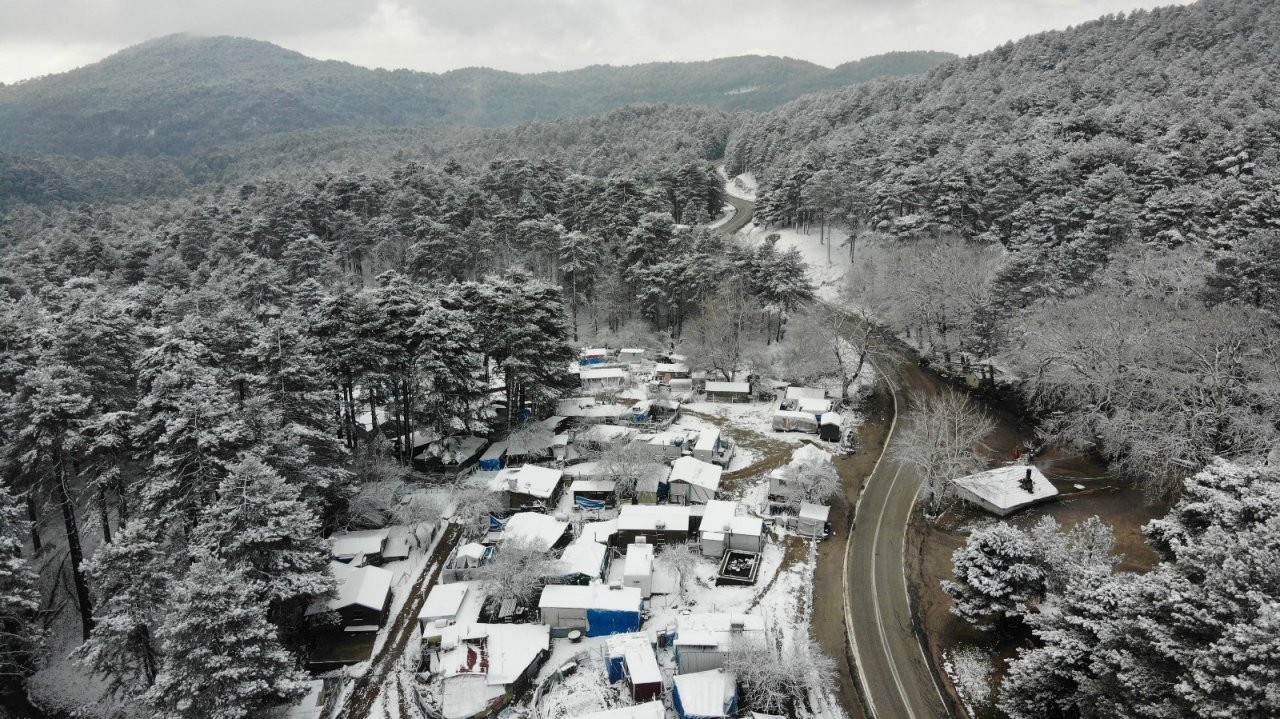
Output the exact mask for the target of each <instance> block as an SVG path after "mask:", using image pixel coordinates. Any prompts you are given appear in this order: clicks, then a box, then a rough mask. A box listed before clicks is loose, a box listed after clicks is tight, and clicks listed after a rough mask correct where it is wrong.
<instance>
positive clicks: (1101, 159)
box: [727, 0, 1280, 488]
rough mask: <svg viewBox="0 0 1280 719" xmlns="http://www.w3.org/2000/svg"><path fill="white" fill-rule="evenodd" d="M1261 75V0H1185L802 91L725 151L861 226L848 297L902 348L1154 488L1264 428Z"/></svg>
mask: <svg viewBox="0 0 1280 719" xmlns="http://www.w3.org/2000/svg"><path fill="white" fill-rule="evenodd" d="M1278 89H1280V5H1277V4H1276V3H1273V2H1269V1H1268V0H1202V2H1199V3H1196V4H1194V5H1190V6H1186V7H1170V8H1163V9H1158V10H1154V11H1151V12H1135V13H1132V14H1130V15H1127V16H1123V17H1121V16H1112V17H1104V18H1102V19H1100V20H1097V21H1094V22H1091V23H1087V24H1085V25H1082V26H1080V27H1077V28H1073V29H1070V30H1066V31H1062V32H1051V33H1045V34H1042V35H1038V36H1034V37H1030V38H1027V39H1025V40H1022V41H1019V42H1017V43H1011V44H1008V45H1005V46H1003V47H1001V48H999V49H996V50H994V51H991V52H988V53H985V54H982V55H979V56H975V57H971V58H966V59H963V60H957V61H955V62H952V63H948V64H946V65H943V66H941V67H939V68H937V69H935V70H934V71H932V72H931V73H930V74H929V75H928V76H927V77H924V78H919V79H903V80H893V81H882V82H876V83H871V84H868V85H863V86H860V87H856V88H850V89H848V90H844V91H840V92H837V93H828V94H821V95H814V96H811V97H806V98H802V99H800V100H797V101H796V102H794V103H792V104H790V105H787V106H785V107H782V108H779V109H778V110H776V111H774V112H772V113H767V114H762V115H758V116H754V117H750V118H747V119H745V120H744V122H743V124H742V126H741V128H739V129H738V130H736V131H735V132H734V134H733V136H732V137H731V139H730V142H729V148H728V160H727V162H728V166H729V167H730V168H731V171H744V170H749V171H754V172H756V173H757V174H758V175H759V176H760V178H761V179H762V180H763V183H762V193H761V200H760V205H759V208H758V210H759V212H760V214H761V215H762V216H763V217H764V218H766V220H767V221H769V222H772V223H776V224H793V223H800V224H805V223H815V224H817V223H829V222H835V223H837V224H839V225H842V226H845V227H847V228H848V229H849V230H850V232H851V233H852V234H853V235H854V236H856V237H862V238H866V240H869V242H864V246H866V247H867V248H868V250H869V251H868V252H867V253H865V257H864V258H863V259H864V261H866V262H870V261H872V260H876V261H877V262H878V264H876V265H875V266H874V267H872V266H870V265H864V272H865V274H866V275H867V278H866V280H865V281H864V282H863V283H862V289H863V290H864V294H863V297H862V298H861V299H860V301H862V302H865V303H867V304H869V305H879V306H881V307H882V310H883V311H882V314H883V316H884V318H885V319H886V320H888V321H892V322H894V323H896V324H898V325H899V327H901V328H910V329H912V330H915V331H916V332H915V334H914V337H915V339H916V341H917V342H920V343H921V345H922V346H923V347H924V349H925V350H926V351H931V352H934V353H936V356H937V359H939V360H940V361H945V362H954V363H956V364H957V365H959V364H961V363H962V362H963V363H968V362H971V361H983V362H987V361H990V362H992V363H993V364H997V365H1003V366H1004V368H1005V369H1007V370H1010V371H1011V372H1012V373H1013V374H1012V377H1011V378H1012V379H1016V380H1017V381H1018V382H1019V383H1020V385H1019V386H1020V388H1021V389H1022V391H1023V398H1024V400H1025V401H1026V402H1027V404H1028V405H1029V406H1030V407H1031V408H1032V410H1033V411H1034V412H1036V413H1037V414H1039V415H1041V416H1042V417H1045V418H1046V419H1047V420H1048V419H1052V420H1053V421H1050V422H1047V424H1046V426H1045V431H1046V432H1047V433H1048V435H1049V436H1050V437H1052V438H1053V439H1056V440H1059V441H1064V440H1065V441H1068V442H1072V443H1075V444H1077V445H1079V446H1081V447H1085V448H1090V449H1093V450H1097V451H1099V452H1102V453H1103V454H1104V455H1105V456H1106V457H1107V458H1109V459H1111V460H1113V461H1115V462H1117V463H1118V464H1117V467H1119V468H1121V469H1124V470H1127V471H1129V472H1131V473H1133V474H1135V475H1137V476H1140V477H1144V478H1149V479H1151V480H1153V481H1154V482H1155V483H1154V484H1153V486H1155V487H1161V488H1173V487H1176V486H1177V483H1178V481H1179V480H1180V479H1181V478H1182V477H1185V476H1187V475H1188V474H1189V473H1192V472H1194V471H1195V470H1197V469H1198V468H1200V467H1203V466H1205V465H1206V464H1207V463H1208V462H1209V461H1210V460H1211V459H1212V458H1213V457H1215V456H1227V457H1239V458H1256V457H1259V456H1263V455H1265V454H1266V453H1267V452H1268V451H1269V449H1270V447H1271V446H1273V444H1274V442H1275V440H1276V436H1277V435H1276V428H1277V420H1278V419H1280V409H1277V403H1276V402H1275V399H1274V398H1275V396H1276V394H1275V391H1276V388H1277V387H1280V375H1278V374H1277V369H1276V354H1275V342H1274V339H1273V338H1274V336H1275V332H1274V327H1275V321H1274V313H1275V312H1276V311H1277V310H1280V294H1278V292H1277V288H1278V287H1280V284H1277V281H1278V280H1280V269H1278V266H1277V264H1276V261H1275V257H1276V249H1277V247H1280V234H1278V231H1280V220H1278V219H1277V218H1280V112H1278V111H1277V108H1276V105H1275V102H1276V97H1277V90H1278ZM939 238H942V239H943V240H946V238H952V239H951V240H949V241H943V242H941V244H939ZM993 358H994V359H993ZM1171 425H1172V428H1171Z"/></svg>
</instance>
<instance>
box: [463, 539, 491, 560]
mask: <svg viewBox="0 0 1280 719" xmlns="http://www.w3.org/2000/svg"><path fill="white" fill-rule="evenodd" d="M487 551H489V548H488V547H486V546H484V545H483V544H480V543H478V542H468V543H467V544H464V545H462V546H461V547H458V556H459V557H466V558H467V559H474V560H477V561H479V560H480V559H483V558H484V553H485V552H487Z"/></svg>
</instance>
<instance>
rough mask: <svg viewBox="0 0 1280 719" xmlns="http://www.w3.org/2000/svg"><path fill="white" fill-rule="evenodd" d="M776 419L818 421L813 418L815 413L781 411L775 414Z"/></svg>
mask: <svg viewBox="0 0 1280 719" xmlns="http://www.w3.org/2000/svg"><path fill="white" fill-rule="evenodd" d="M773 416H774V417H784V418H786V419H805V420H808V421H810V422H815V421H817V419H816V418H815V417H814V416H813V412H797V411H794V410H788V409H780V410H778V411H776V412H774V413H773Z"/></svg>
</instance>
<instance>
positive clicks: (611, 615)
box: [587, 609, 640, 637]
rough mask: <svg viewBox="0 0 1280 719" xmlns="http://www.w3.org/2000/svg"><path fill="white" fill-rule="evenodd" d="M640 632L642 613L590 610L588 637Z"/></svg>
mask: <svg viewBox="0 0 1280 719" xmlns="http://www.w3.org/2000/svg"><path fill="white" fill-rule="evenodd" d="M638 631H640V612H638V611H635V612H626V611H619V610H616V609H588V610H587V636H589V637H603V636H607V635H609V634H622V633H624V632H638Z"/></svg>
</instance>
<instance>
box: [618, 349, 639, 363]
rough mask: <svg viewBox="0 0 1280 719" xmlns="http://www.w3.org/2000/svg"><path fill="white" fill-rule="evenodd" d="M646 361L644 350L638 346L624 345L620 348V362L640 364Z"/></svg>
mask: <svg viewBox="0 0 1280 719" xmlns="http://www.w3.org/2000/svg"><path fill="white" fill-rule="evenodd" d="M643 361H644V350H642V349H639V348H636V347H623V348H622V349H620V350H618V362H620V363H622V364H627V365H631V364H639V363H641V362H643Z"/></svg>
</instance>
